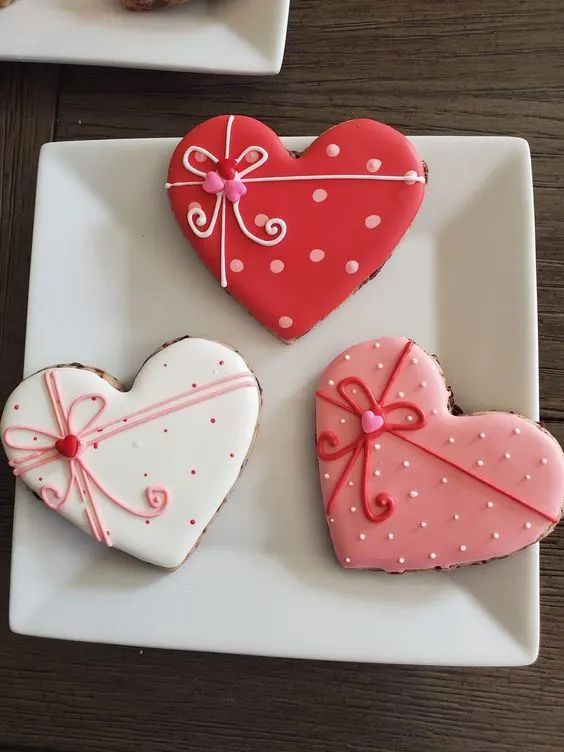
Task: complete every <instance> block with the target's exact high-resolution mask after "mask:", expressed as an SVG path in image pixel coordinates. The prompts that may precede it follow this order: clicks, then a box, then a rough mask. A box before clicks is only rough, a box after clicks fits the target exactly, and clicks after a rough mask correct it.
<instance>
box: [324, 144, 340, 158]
mask: <svg viewBox="0 0 564 752" xmlns="http://www.w3.org/2000/svg"><path fill="white" fill-rule="evenodd" d="M325 153H326V154H327V156H328V157H338V156H339V154H340V153H341V149H340V147H339V146H337V144H329V146H328V147H327V148H326V149H325Z"/></svg>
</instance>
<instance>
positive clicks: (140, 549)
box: [0, 337, 260, 568]
mask: <svg viewBox="0 0 564 752" xmlns="http://www.w3.org/2000/svg"><path fill="white" fill-rule="evenodd" d="M259 408H260V391H259V387H258V385H257V382H256V380H255V378H254V376H253V374H252V373H251V371H250V370H249V368H248V366H247V365H246V363H245V361H244V360H243V359H242V358H241V356H240V355H238V354H237V353H236V352H234V351H233V350H231V349H230V348H229V347H226V346H225V345H221V344H219V343H217V342H211V341H209V340H204V339H192V338H188V337H187V338H184V339H180V340H177V341H175V342H173V343H171V344H169V345H166V346H164V347H163V348H161V349H160V350H159V351H158V352H157V353H155V354H154V355H153V356H151V357H150V358H149V360H147V361H146V363H145V364H144V365H143V367H142V369H141V370H140V371H139V373H138V375H137V377H136V379H135V382H134V384H133V386H132V387H131V389H130V390H129V391H127V392H126V391H123V389H122V387H120V385H119V384H118V383H117V382H116V381H115V380H114V379H112V377H110V376H107V375H106V374H103V373H102V372H99V371H94V370H92V369H88V368H83V367H81V366H57V367H53V368H48V369H46V370H44V371H40V372H39V373H36V374H34V375H33V376H30V377H29V378H27V379H25V381H23V382H22V383H21V384H20V385H19V386H18V387H17V389H15V391H14V392H13V393H12V394H11V396H10V397H9V399H8V401H7V403H6V405H5V408H4V412H3V415H2V421H1V426H0V430H1V435H2V441H3V444H4V449H5V451H6V454H7V456H8V459H9V461H10V465H11V466H12V468H13V470H14V474H15V475H16V476H18V477H20V478H21V479H22V480H23V482H24V483H25V484H26V485H27V486H28V487H29V488H30V489H31V490H32V491H34V493H35V494H37V496H39V497H40V498H41V499H42V500H43V501H44V502H45V504H47V506H49V507H51V508H52V509H54V510H55V511H57V512H59V514H61V516H63V517H66V518H67V519H69V520H70V521H71V522H74V524H75V525H77V526H78V527H79V528H81V529H82V530H83V531H84V532H86V533H88V534H89V535H91V536H93V537H94V538H96V540H98V541H99V542H101V543H104V544H106V545H108V546H114V547H115V548H119V549H121V550H123V551H126V552H127V553H129V554H132V555H133V556H136V557H137V558H139V559H143V560H144V561H148V562H150V563H152V564H157V565H159V566H162V567H167V568H174V567H177V566H179V565H180V564H181V563H182V562H183V561H184V559H185V558H186V556H187V555H188V554H189V553H190V551H191V550H192V549H193V548H194V546H195V545H196V544H197V542H198V539H199V538H200V536H201V535H202V533H203V532H204V531H205V529H206V527H207V525H208V524H209V522H210V521H211V519H212V518H213V516H214V515H215V513H216V512H217V510H218V509H219V507H220V506H221V504H222V502H223V500H224V499H225V497H226V496H227V494H228V493H229V491H230V489H231V487H232V486H233V484H234V483H235V481H236V480H237V477H238V475H239V473H240V471H241V468H242V467H243V464H244V462H245V459H246V457H247V454H248V452H249V449H250V447H251V443H252V441H253V437H254V434H255V429H256V424H257V420H258V414H259Z"/></svg>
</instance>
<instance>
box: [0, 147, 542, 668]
mask: <svg viewBox="0 0 564 752" xmlns="http://www.w3.org/2000/svg"><path fill="white" fill-rule="evenodd" d="M309 141H310V139H307V138H288V139H286V140H285V143H286V145H287V146H288V147H289V148H292V149H301V148H304V146H305V145H306V144H307V143H309ZM413 141H414V142H415V144H416V146H417V147H418V149H419V151H420V153H421V154H422V156H423V158H424V159H425V160H426V161H427V163H428V165H429V167H430V183H429V188H428V193H427V196H426V199H425V201H424V204H423V209H422V211H421V212H420V214H419V215H418V217H417V219H416V221H415V223H414V225H413V227H412V229H411V230H410V232H409V233H408V235H407V237H406V238H404V240H403V242H402V243H401V245H400V246H399V247H398V248H397V250H396V252H395V254H394V255H393V257H392V259H391V260H390V261H389V262H388V263H387V264H386V266H385V268H384V269H383V271H382V272H381V274H380V275H379V276H378V278H377V279H375V280H373V281H371V282H369V283H368V284H366V285H365V286H364V287H362V289H361V290H360V291H359V292H357V293H356V294H355V295H354V296H352V297H351V298H350V299H349V300H348V301H347V302H346V303H345V304H343V305H342V306H341V307H340V308H338V310H336V311H335V312H333V313H332V314H331V315H330V316H328V317H327V318H326V319H325V320H324V321H323V322H321V323H320V324H319V325H318V326H316V327H315V328H314V329H313V330H312V331H311V332H309V333H308V334H307V335H305V336H304V337H303V338H302V339H300V340H299V341H297V342H296V343H295V344H292V345H289V346H288V345H284V344H282V343H281V342H279V341H278V340H277V339H276V338H275V337H274V336H273V335H271V334H269V333H268V332H267V331H266V330H265V329H263V328H262V326H261V325H260V324H258V323H257V322H256V321H255V320H254V319H253V318H252V317H251V316H249V315H248V314H247V313H246V312H245V311H244V310H243V309H242V308H241V307H240V306H239V305H238V304H237V303H236V302H235V301H234V300H233V299H232V298H230V297H229V296H228V295H226V294H225V292H224V291H223V290H222V289H221V288H220V286H219V285H218V284H217V283H216V282H215V280H214V279H212V277H211V275H210V274H209V273H208V272H207V270H206V269H205V268H204V267H203V265H202V264H201V263H200V261H199V260H198V258H197V257H196V255H195V254H194V253H193V252H192V251H191V250H190V248H188V247H187V245H186V243H185V241H184V240H183V238H182V237H181V234H180V231H179V229H178V228H177V227H176V224H175V222H174V220H173V218H172V215H171V212H170V209H169V206H168V202H167V197H166V193H165V189H164V185H163V184H164V180H165V174H166V169H167V165H168V160H169V157H170V154H171V152H172V149H173V147H174V145H175V140H174V139H155V140H130V141H90V142H82V143H81V142H74V143H58V144H57V143H56V144H49V145H47V146H45V147H44V148H43V150H42V154H41V161H40V169H39V177H38V193H37V209H36V219H35V233H34V243H33V259H32V268H31V282H30V293H29V315H28V329H27V345H26V360H25V370H26V373H27V374H29V373H31V372H33V371H35V370H36V369H39V368H42V367H45V366H48V365H51V364H55V363H65V362H71V361H80V362H83V363H86V364H93V365H97V366H99V367H101V368H103V369H105V370H107V371H109V372H110V373H112V374H114V375H115V376H117V377H118V378H119V379H121V380H125V381H127V380H130V379H132V378H133V376H134V374H135V372H136V370H137V369H138V368H139V367H140V365H141V363H142V362H143V360H144V358H145V357H146V356H147V355H148V354H149V353H151V352H152V351H153V350H155V348H156V347H157V346H159V345H160V344H161V343H162V342H165V341H166V340H170V339H172V338H174V337H177V336H180V335H182V334H185V333H189V334H194V335H203V336H206V337H211V338H216V339H219V340H222V341H225V342H228V343H230V344H231V345H232V346H234V347H235V348H237V349H238V350H240V351H241V353H242V354H243V355H244V356H245V358H247V360H248V362H249V363H250V364H251V366H252V367H253V369H254V370H255V372H256V374H257V376H258V379H259V381H260V382H261V384H262V386H263V389H264V407H263V412H262V418H261V426H260V431H259V435H258V439H257V441H256V442H255V447H254V450H253V453H252V455H251V458H250V460H249V463H248V465H247V467H246V468H245V470H244V472H243V474H242V476H241V478H240V480H239V483H238V484H237V486H236V487H235V489H234V490H233V492H232V494H231V496H230V499H229V501H228V503H227V504H226V505H225V507H224V508H223V509H222V511H221V512H220V514H219V515H218V517H217V519H216V520H215V521H214V523H213V525H212V527H211V529H210V531H209V532H208V534H207V535H206V537H205V540H204V541H202V545H201V546H200V547H199V548H198V550H197V551H196V552H195V553H194V554H192V556H191V557H190V558H189V559H188V561H187V562H186V563H185V564H184V565H183V566H182V567H180V568H179V569H178V570H177V571H175V572H173V573H166V572H163V571H159V570H158V569H155V568H151V567H149V566H146V565H143V564H141V563H140V562H138V561H136V560H134V559H132V558H128V557H127V556H125V555H123V554H120V553H118V552H116V551H112V550H107V549H105V548H103V547H102V546H100V545H98V544H96V543H95V542H94V541H93V540H91V539H89V538H88V537H87V536H85V535H83V534H82V533H80V532H79V531H78V530H76V528H74V527H73V526H72V525H70V524H68V523H67V522H66V521H65V520H63V519H61V518H59V517H58V516H57V515H55V514H53V513H52V512H51V511H49V510H48V509H47V508H45V507H44V506H43V505H42V504H40V503H39V502H38V501H37V499H35V498H33V497H32V496H31V495H30V494H29V493H28V492H27V491H26V490H25V489H24V487H23V486H18V490H17V496H16V514H15V525H14V544H13V559H12V587H11V603H10V620H11V626H12V628H13V629H14V630H15V631H17V632H23V633H26V634H32V635H42V636H48V637H60V638H67V639H76V640H91V641H97V642H114V643H126V644H135V645H145V646H158V647H170V648H183V649H193V650H214V651H222V652H237V653H256V654H261V655H275V656H297V657H304V658H327V659H338V660H360V661H381V662H401V663H433V664H456V665H516V664H524V663H528V662H530V661H532V660H534V658H535V657H536V654H537V645H538V631H539V622H538V614H539V600H538V599H539V593H538V547H537V546H534V547H531V548H529V549H527V550H525V551H524V552H522V553H520V554H517V555H515V556H512V557H509V558H507V559H504V560H502V561H496V562H492V563H490V564H488V565H485V566H475V567H468V568H461V569H458V570H456V571H452V572H431V573H426V574H425V573H420V574H406V575H403V576H401V577H392V576H390V575H386V574H382V573H374V572H357V571H345V570H343V569H341V568H340V567H339V566H338V565H337V563H336V561H335V559H334V557H333V554H332V551H331V547H330V543H329V539H328V536H327V531H326V527H325V520H324V515H323V512H322V505H321V500H320V492H319V488H318V481H317V472H316V459H315V448H314V442H313V431H314V423H313V405H314V396H313V393H314V385H315V383H316V381H317V378H318V375H319V373H320V372H321V371H322V369H323V368H325V366H326V364H327V363H328V362H329V360H331V359H332V358H333V357H334V356H335V355H336V354H338V353H339V352H341V351H342V350H343V349H344V348H345V347H346V346H347V345H349V344H351V342H356V341H361V340H363V339H367V338H369V337H374V336H378V335H383V334H398V335H400V334H401V335H408V336H411V337H413V338H414V339H416V340H417V341H418V342H419V343H420V344H422V345H423V346H424V347H426V348H427V349H429V350H430V351H431V352H435V353H437V354H438V355H439V357H440V360H441V362H442V364H443V365H444V368H445V371H446V373H447V374H448V378H449V383H451V384H452V385H453V386H454V388H455V392H456V396H457V401H458V403H459V404H460V405H462V406H463V407H464V408H465V409H466V410H467V411H471V410H477V409H482V408H492V407H496V408H499V409H510V408H512V409H514V410H517V411H518V412H520V413H522V414H523V415H527V416H529V417H531V418H537V417H538V404H537V329H536V288H535V259H534V229H533V203H532V183H531V167H530V156H529V150H528V146H527V144H526V142H524V141H521V140H519V139H512V138H474V137H468V138H464V137H447V138H445V137H417V138H414V139H413ZM516 583H517V585H518V586H516Z"/></svg>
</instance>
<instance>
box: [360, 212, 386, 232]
mask: <svg viewBox="0 0 564 752" xmlns="http://www.w3.org/2000/svg"><path fill="white" fill-rule="evenodd" d="M381 221H382V219H381V217H379V216H378V215H377V214H369V215H368V216H367V217H366V219H365V220H364V225H365V227H367V228H368V229H369V230H373V229H374V228H375V227H378V225H379V224H380V222H381Z"/></svg>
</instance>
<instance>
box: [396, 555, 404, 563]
mask: <svg viewBox="0 0 564 752" xmlns="http://www.w3.org/2000/svg"><path fill="white" fill-rule="evenodd" d="M398 564H405V559H404V557H403V556H400V557H399V558H398Z"/></svg>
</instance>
